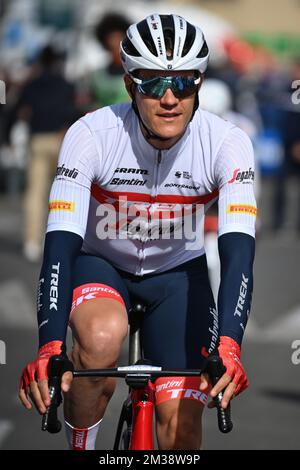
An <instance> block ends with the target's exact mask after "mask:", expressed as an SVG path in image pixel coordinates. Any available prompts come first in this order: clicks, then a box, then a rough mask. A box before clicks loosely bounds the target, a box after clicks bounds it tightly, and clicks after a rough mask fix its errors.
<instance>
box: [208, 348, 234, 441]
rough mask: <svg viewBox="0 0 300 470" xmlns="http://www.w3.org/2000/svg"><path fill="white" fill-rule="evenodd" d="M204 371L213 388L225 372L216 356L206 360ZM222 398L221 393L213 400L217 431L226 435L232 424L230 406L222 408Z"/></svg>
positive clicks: (221, 362)
mask: <svg viewBox="0 0 300 470" xmlns="http://www.w3.org/2000/svg"><path fill="white" fill-rule="evenodd" d="M205 371H206V372H207V373H208V376H209V379H210V381H211V383H212V385H213V386H215V385H216V383H217V382H218V381H219V380H220V378H221V377H222V375H223V374H224V373H225V372H226V368H225V366H224V364H223V361H222V359H221V358H220V356H219V355H218V354H213V355H211V356H209V357H208V358H207V363H206V367H205ZM222 398H223V391H222V392H220V393H218V395H217V396H216V397H214V398H213V400H214V402H215V404H216V408H217V414H218V426H219V430H220V431H221V432H222V433H228V432H230V431H231V430H232V428H233V423H232V420H231V406H230V403H229V404H228V406H227V408H226V409H224V408H222V406H221V402H222Z"/></svg>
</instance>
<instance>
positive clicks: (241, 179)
mask: <svg viewBox="0 0 300 470" xmlns="http://www.w3.org/2000/svg"><path fill="white" fill-rule="evenodd" d="M252 181H254V171H253V170H252V168H251V167H250V168H249V170H246V171H241V170H240V168H237V169H236V170H234V172H233V176H232V178H231V180H229V181H228V183H229V184H232V183H250V182H252Z"/></svg>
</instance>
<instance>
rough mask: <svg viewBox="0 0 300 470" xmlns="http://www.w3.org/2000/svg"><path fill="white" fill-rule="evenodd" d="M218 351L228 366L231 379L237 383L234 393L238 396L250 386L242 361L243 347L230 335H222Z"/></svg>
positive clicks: (227, 370) (227, 371)
mask: <svg viewBox="0 0 300 470" xmlns="http://www.w3.org/2000/svg"><path fill="white" fill-rule="evenodd" d="M218 351H219V355H220V357H221V359H222V361H223V364H224V366H225V367H226V374H227V375H229V376H230V378H231V381H232V382H233V383H234V384H235V385H236V389H235V391H234V395H235V396H237V395H238V394H239V393H241V392H243V391H244V390H245V389H246V388H247V387H248V386H249V381H248V379H247V376H246V372H245V370H244V368H243V366H242V363H241V361H240V357H241V348H240V346H239V345H238V343H237V342H236V341H234V340H233V339H232V338H229V336H220V344H219V347H218Z"/></svg>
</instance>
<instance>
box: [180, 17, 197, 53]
mask: <svg viewBox="0 0 300 470" xmlns="http://www.w3.org/2000/svg"><path fill="white" fill-rule="evenodd" d="M186 26H187V28H186V37H185V41H184V46H183V49H182V54H181V55H182V57H184V56H186V55H187V53H188V52H189V51H190V50H191V47H192V45H193V44H194V41H195V36H196V29H195V27H194V26H192V25H191V24H190V23H189V22H188V21H187V22H186Z"/></svg>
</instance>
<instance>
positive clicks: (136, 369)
mask: <svg viewBox="0 0 300 470" xmlns="http://www.w3.org/2000/svg"><path fill="white" fill-rule="evenodd" d="M67 371H70V372H72V373H73V377H121V378H126V377H128V376H130V377H134V376H136V377H144V378H145V379H148V380H151V379H154V378H158V377H172V376H173V377H175V376H179V377H180V376H181V377H183V376H184V377H199V376H200V375H201V374H203V373H204V372H207V373H208V376H209V379H210V381H211V383H212V385H213V386H214V385H215V384H216V383H217V382H218V380H219V379H220V377H221V376H222V375H223V374H224V372H225V371H226V369H225V367H224V365H223V362H222V359H221V358H220V357H219V356H218V355H217V354H215V355H212V356H209V357H208V358H207V363H206V366H205V368H204V369H203V370H199V369H175V370H174V369H173V370H168V369H163V368H161V367H155V366H149V365H134V366H128V367H117V368H115V369H88V370H74V367H73V364H72V362H71V361H69V359H68V357H67V356H66V355H65V354H61V355H56V356H52V357H51V358H50V361H49V365H48V375H49V381H48V383H49V392H50V398H51V404H50V406H49V407H48V409H47V411H46V413H45V414H44V415H43V420H42V431H48V432H50V433H58V432H59V431H60V430H61V422H60V421H59V419H58V418H57V409H58V407H59V405H60V404H61V402H62V396H61V378H62V375H63V374H64V373H65V372H67ZM222 397H223V392H220V393H219V394H218V395H217V396H216V397H215V398H214V402H215V404H216V408H217V414H218V426H219V430H220V431H221V432H222V433H228V432H230V431H231V430H232V428H233V424H232V421H231V417H230V404H229V405H228V407H227V409H226V410H224V409H223V408H222V407H221V401H222Z"/></svg>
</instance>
